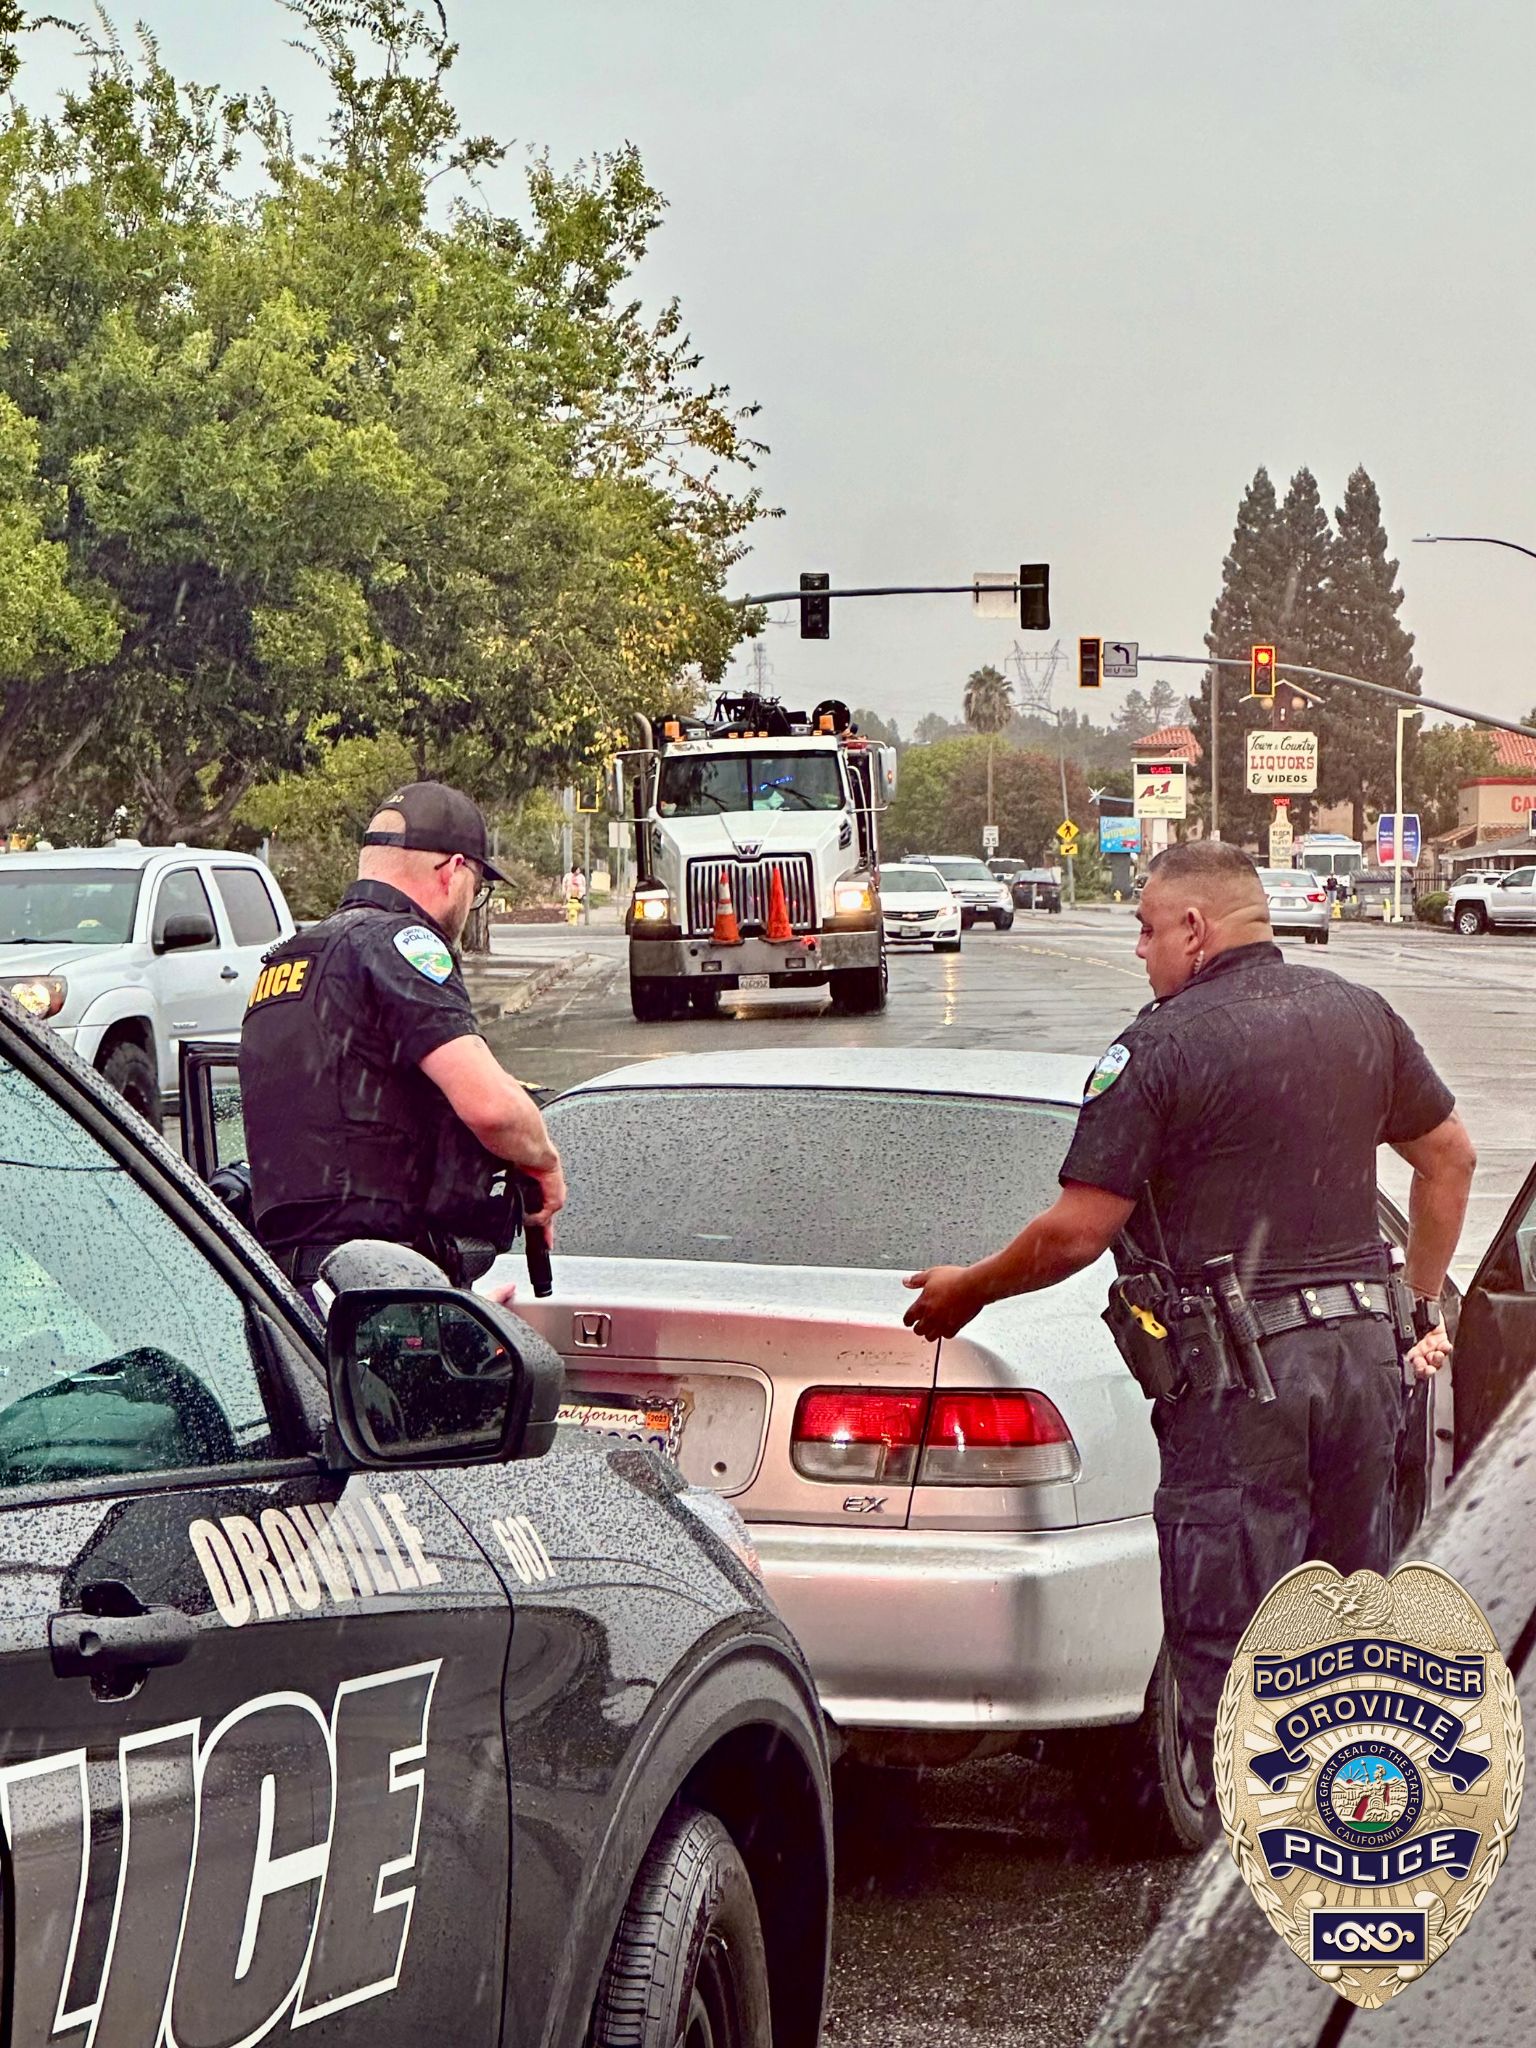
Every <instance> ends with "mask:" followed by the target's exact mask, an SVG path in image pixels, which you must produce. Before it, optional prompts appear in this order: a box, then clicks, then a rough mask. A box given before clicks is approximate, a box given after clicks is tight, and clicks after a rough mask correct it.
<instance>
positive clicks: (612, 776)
mask: <svg viewBox="0 0 1536 2048" xmlns="http://www.w3.org/2000/svg"><path fill="white" fill-rule="evenodd" d="M608 815H609V817H610V818H624V817H627V816H628V815H629V811H628V806H627V804H626V803H625V800H624V763H623V761H622V760H621V759H620V758H619V757H618V756H617V755H615V756H614V758H613V760H611V761H610V762H609V763H608Z"/></svg>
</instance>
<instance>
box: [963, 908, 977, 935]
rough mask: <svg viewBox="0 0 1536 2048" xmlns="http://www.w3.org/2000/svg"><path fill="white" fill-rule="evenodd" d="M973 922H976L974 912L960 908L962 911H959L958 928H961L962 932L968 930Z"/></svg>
mask: <svg viewBox="0 0 1536 2048" xmlns="http://www.w3.org/2000/svg"><path fill="white" fill-rule="evenodd" d="M975 922H976V917H975V913H974V912H973V911H966V910H962V911H961V913H960V929H961V931H963V932H968V931H969V930H970V928H971V926H972V925H973V924H974V923H975Z"/></svg>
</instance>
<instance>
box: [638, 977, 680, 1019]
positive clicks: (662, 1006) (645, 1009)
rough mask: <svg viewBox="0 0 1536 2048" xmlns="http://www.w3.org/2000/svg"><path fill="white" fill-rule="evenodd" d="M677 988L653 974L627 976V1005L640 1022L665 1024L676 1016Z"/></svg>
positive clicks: (677, 1012) (677, 1010)
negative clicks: (637, 976) (638, 976)
mask: <svg viewBox="0 0 1536 2048" xmlns="http://www.w3.org/2000/svg"><path fill="white" fill-rule="evenodd" d="M677 993H678V992H677V990H675V989H674V988H673V987H672V985H671V983H670V982H666V981H662V980H661V979H660V978H659V977H655V976H642V977H640V978H638V979H637V978H636V977H635V976H634V975H633V974H632V975H631V976H630V977H629V1007H630V1008H631V1009H632V1010H633V1011H634V1013H635V1019H636V1022H637V1023H640V1024H667V1023H670V1022H671V1021H672V1019H673V1018H674V1017H676V1016H678V1015H679V1014H680V1013H679V1009H678V1002H677Z"/></svg>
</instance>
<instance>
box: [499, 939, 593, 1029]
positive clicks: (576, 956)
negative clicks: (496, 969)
mask: <svg viewBox="0 0 1536 2048" xmlns="http://www.w3.org/2000/svg"><path fill="white" fill-rule="evenodd" d="M593 957H594V955H592V954H590V953H573V954H572V955H571V956H570V958H569V959H568V960H551V961H549V962H547V963H546V964H545V965H544V966H543V967H536V968H535V969H534V970H533V972H532V973H531V974H519V975H517V976H516V977H515V978H514V977H513V976H511V975H509V976H507V980H508V981H509V982H510V983H511V986H510V987H508V988H507V990H506V992H505V993H504V994H503V993H501V992H500V991H497V990H495V989H494V987H491V988H485V989H483V991H477V990H472V991H471V994H470V1001H471V1002H472V1003H473V1005H474V1011H475V1020H476V1022H477V1023H480V1024H494V1023H496V1022H498V1021H499V1019H501V1018H503V1017H515V1016H517V1015H518V1014H519V1012H520V1011H523V1010H526V1009H528V1008H529V1007H530V1005H532V1004H533V1003H536V1002H537V1001H538V1000H539V997H540V996H542V995H547V994H548V992H549V991H550V989H552V988H554V987H555V986H556V985H557V984H558V983H559V982H562V981H564V980H565V978H566V976H567V975H569V974H574V973H575V971H576V969H577V968H578V967H579V966H581V964H582V963H583V961H586V960H590V959H592V958H593ZM496 978H497V977H495V976H488V977H487V980H488V981H490V982H492V983H494V981H495V979H496ZM479 979H480V977H479V976H478V975H477V976H476V980H477V981H478V980H479Z"/></svg>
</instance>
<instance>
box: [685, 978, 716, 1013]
mask: <svg viewBox="0 0 1536 2048" xmlns="http://www.w3.org/2000/svg"><path fill="white" fill-rule="evenodd" d="M688 1007H689V1009H690V1010H692V1012H693V1014H694V1015H695V1017H718V1016H719V1014H720V991H719V989H717V988H714V987H712V986H711V985H710V983H708V982H707V981H706V982H704V983H702V984H701V985H700V986H698V987H697V988H691V989H689V991H688Z"/></svg>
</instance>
